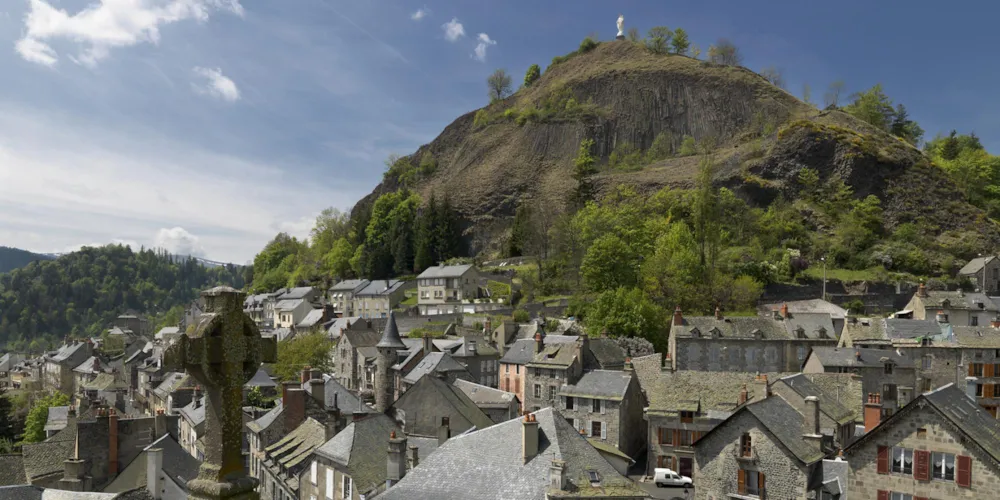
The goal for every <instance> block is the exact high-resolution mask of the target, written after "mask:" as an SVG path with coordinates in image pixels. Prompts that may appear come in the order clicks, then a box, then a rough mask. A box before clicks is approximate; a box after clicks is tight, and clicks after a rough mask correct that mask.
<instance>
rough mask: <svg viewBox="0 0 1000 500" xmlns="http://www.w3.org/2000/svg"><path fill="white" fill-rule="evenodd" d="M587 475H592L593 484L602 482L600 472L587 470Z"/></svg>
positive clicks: (591, 481)
mask: <svg viewBox="0 0 1000 500" xmlns="http://www.w3.org/2000/svg"><path fill="white" fill-rule="evenodd" d="M587 476H589V477H590V483H591V484H600V482H601V475H600V474H598V473H597V471H594V470H588V471H587Z"/></svg>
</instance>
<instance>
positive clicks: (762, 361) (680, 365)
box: [671, 337, 837, 372]
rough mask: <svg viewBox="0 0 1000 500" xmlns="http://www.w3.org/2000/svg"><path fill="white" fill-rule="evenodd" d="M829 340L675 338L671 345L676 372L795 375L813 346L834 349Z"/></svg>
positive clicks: (834, 340) (832, 343)
mask: <svg viewBox="0 0 1000 500" xmlns="http://www.w3.org/2000/svg"><path fill="white" fill-rule="evenodd" d="M836 345H837V340H836V339H830V340H753V339H739V340H738V339H719V338H714V339H713V338H687V337H685V338H678V339H676V340H674V341H673V342H671V348H672V357H673V360H674V362H675V363H676V365H675V369H677V370H697V371H709V372H718V371H726V372H728V371H741V372H798V371H799V370H800V369H801V367H802V362H803V361H805V358H806V356H807V355H808V354H809V350H810V349H811V348H812V347H814V346H829V347H835V346H836Z"/></svg>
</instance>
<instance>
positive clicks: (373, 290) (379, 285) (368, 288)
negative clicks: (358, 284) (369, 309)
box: [354, 280, 406, 297]
mask: <svg viewBox="0 0 1000 500" xmlns="http://www.w3.org/2000/svg"><path fill="white" fill-rule="evenodd" d="M405 284H406V282H405V281H399V280H374V281H371V282H369V283H368V284H367V285H365V287H364V288H362V289H361V290H358V291H357V292H355V294H354V295H355V296H356V297H361V296H379V295H389V294H391V293H393V292H395V291H396V290H399V288H400V287H401V286H403V285H405Z"/></svg>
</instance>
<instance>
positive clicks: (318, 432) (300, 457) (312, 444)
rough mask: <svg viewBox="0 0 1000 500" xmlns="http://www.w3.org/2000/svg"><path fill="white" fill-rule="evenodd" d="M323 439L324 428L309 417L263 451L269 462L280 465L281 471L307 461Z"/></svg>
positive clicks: (324, 437) (324, 436) (324, 434)
mask: <svg viewBox="0 0 1000 500" xmlns="http://www.w3.org/2000/svg"><path fill="white" fill-rule="evenodd" d="M325 439H326V427H324V426H323V424H321V423H319V422H317V421H316V420H314V419H313V418H311V417H309V418H306V420H305V421H304V422H302V423H301V424H299V426H298V427H296V428H295V430H293V431H292V432H290V433H289V434H288V435H287V436H285V437H283V438H281V439H280V440H278V441H277V442H276V443H274V444H272V445H271V446H268V447H267V448H265V451H266V452H267V456H268V458H269V459H270V460H274V461H275V462H278V463H280V464H281V467H282V468H283V469H290V468H292V467H295V466H297V465H300V464H302V463H303V462H304V461H305V460H306V459H308V458H309V455H311V454H312V452H313V451H314V450H315V449H316V448H318V447H319V446H320V445H322V444H323V442H324V441H325Z"/></svg>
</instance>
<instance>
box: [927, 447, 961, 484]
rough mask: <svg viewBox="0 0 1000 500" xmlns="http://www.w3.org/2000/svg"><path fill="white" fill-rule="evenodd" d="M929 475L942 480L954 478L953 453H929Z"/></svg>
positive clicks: (952, 479)
mask: <svg viewBox="0 0 1000 500" xmlns="http://www.w3.org/2000/svg"><path fill="white" fill-rule="evenodd" d="M931 471H932V472H931V476H933V477H934V479H941V480H943V481H954V480H955V455H952V454H951V453H934V454H932V455H931Z"/></svg>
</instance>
